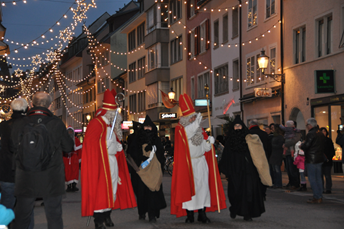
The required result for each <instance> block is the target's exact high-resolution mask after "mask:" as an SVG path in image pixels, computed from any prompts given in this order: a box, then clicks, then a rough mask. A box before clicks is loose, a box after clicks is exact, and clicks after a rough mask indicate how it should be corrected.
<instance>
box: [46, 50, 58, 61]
mask: <svg viewBox="0 0 344 229" xmlns="http://www.w3.org/2000/svg"><path fill="white" fill-rule="evenodd" d="M56 56H57V53H56V51H50V52H49V53H47V57H46V58H45V60H46V61H48V62H53V61H55V60H56V59H57V58H56Z"/></svg>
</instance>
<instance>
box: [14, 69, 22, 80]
mask: <svg viewBox="0 0 344 229" xmlns="http://www.w3.org/2000/svg"><path fill="white" fill-rule="evenodd" d="M22 73H23V70H21V69H20V68H18V69H17V70H14V75H15V76H16V77H18V78H19V77H20V76H21V75H22Z"/></svg>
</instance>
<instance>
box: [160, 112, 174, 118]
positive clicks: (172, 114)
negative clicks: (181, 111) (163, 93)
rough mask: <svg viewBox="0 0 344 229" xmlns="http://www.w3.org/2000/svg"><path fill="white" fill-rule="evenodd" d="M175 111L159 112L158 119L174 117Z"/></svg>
mask: <svg viewBox="0 0 344 229" xmlns="http://www.w3.org/2000/svg"><path fill="white" fill-rule="evenodd" d="M176 118H177V113H171V112H164V113H159V119H176Z"/></svg>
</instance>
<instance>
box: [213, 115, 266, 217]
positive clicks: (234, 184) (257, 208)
mask: <svg viewBox="0 0 344 229" xmlns="http://www.w3.org/2000/svg"><path fill="white" fill-rule="evenodd" d="M227 136H228V140H227V142H226V144H225V148H224V150H223V155H222V160H221V161H220V164H219V169H220V171H221V172H222V173H223V174H225V175H226V177H227V179H228V200H229V203H230V205H231V206H230V207H229V212H230V217H231V218H232V219H234V218H236V216H237V215H239V216H243V217H244V220H246V221H252V218H255V217H260V216H261V214H262V213H264V212H265V206H264V193H263V189H262V186H263V184H264V185H267V186H272V181H271V176H270V171H269V164H268V162H267V159H266V156H265V151H264V148H263V144H262V143H261V141H260V139H259V136H258V135H255V134H250V132H249V130H248V129H247V127H246V125H245V124H244V123H243V121H242V120H241V119H240V116H236V117H235V119H234V121H233V123H232V125H231V127H230V128H229V132H228V134H227ZM254 161H255V162H256V163H257V165H255V163H254ZM258 164H260V166H258ZM262 182H263V183H262Z"/></svg>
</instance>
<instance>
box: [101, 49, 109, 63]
mask: <svg viewBox="0 0 344 229" xmlns="http://www.w3.org/2000/svg"><path fill="white" fill-rule="evenodd" d="M100 63H101V65H102V66H105V65H107V64H108V63H109V51H106V50H104V52H102V53H101V54H100Z"/></svg>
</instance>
